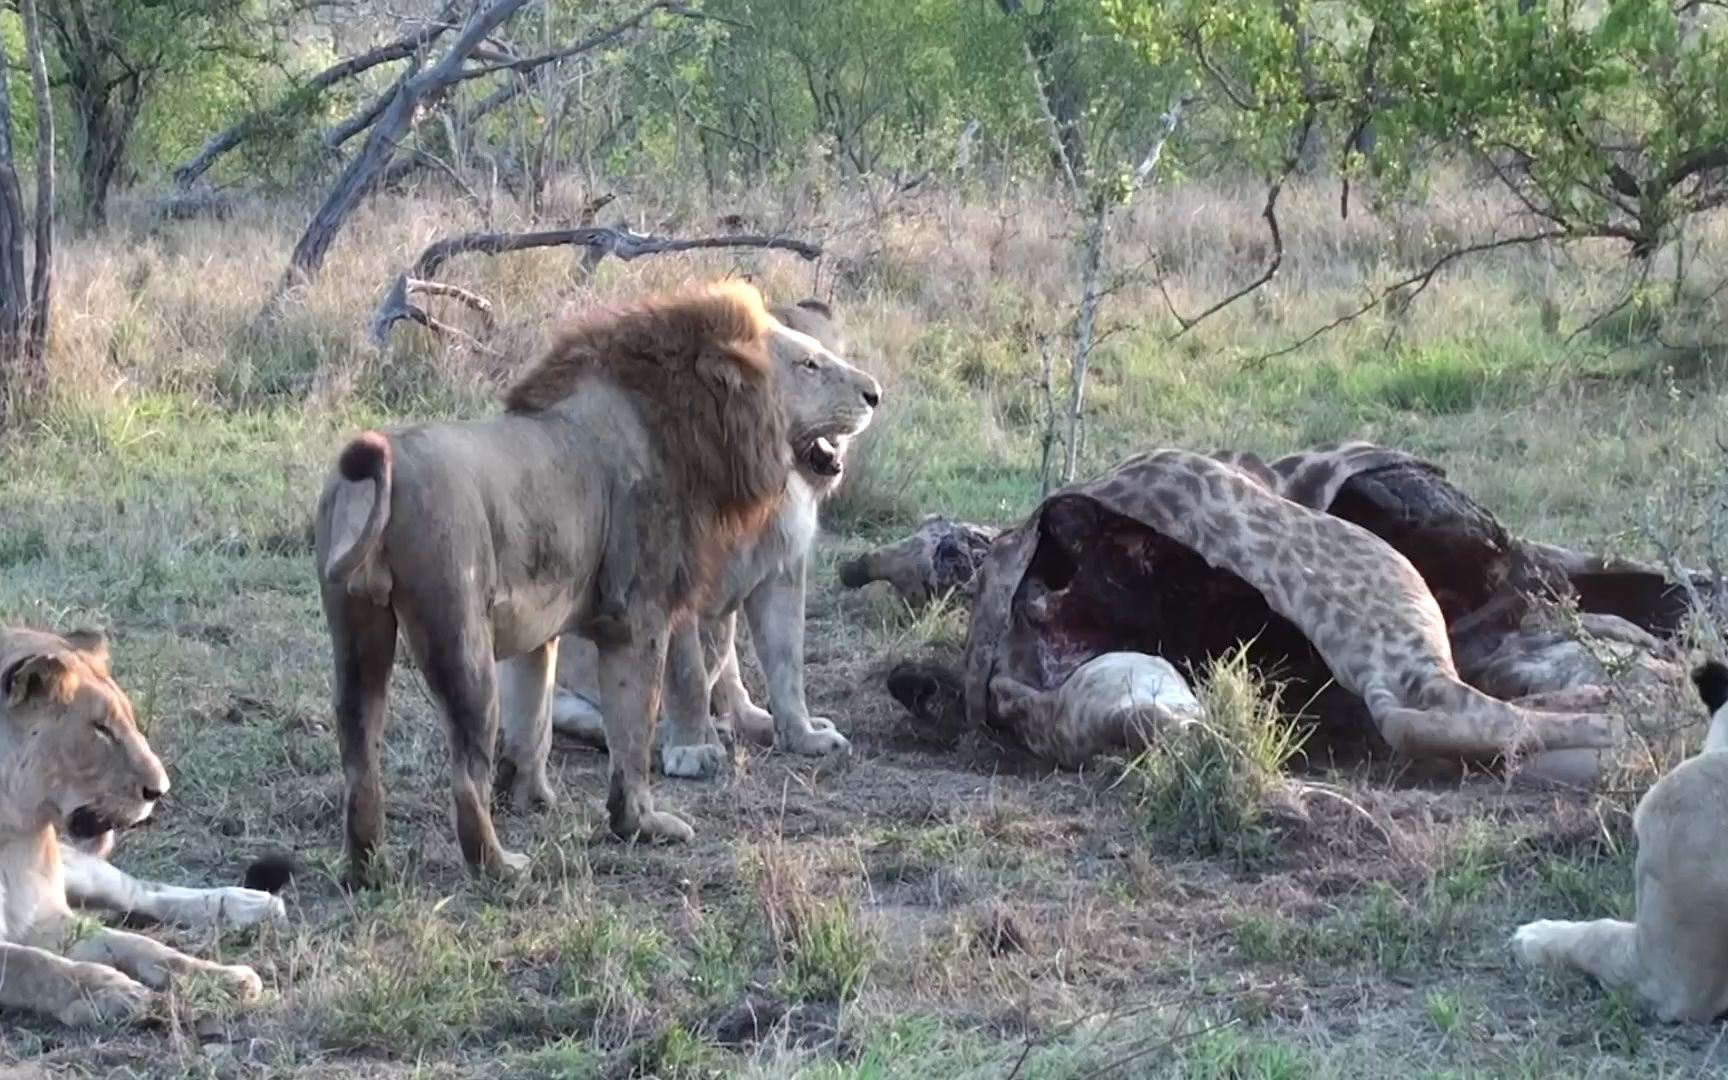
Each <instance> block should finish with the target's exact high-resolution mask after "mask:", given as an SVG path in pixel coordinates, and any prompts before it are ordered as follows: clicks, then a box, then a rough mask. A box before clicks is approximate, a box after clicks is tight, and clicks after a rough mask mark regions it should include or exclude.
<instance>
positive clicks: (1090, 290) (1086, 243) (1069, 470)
mask: <svg viewBox="0 0 1728 1080" xmlns="http://www.w3.org/2000/svg"><path fill="white" fill-rule="evenodd" d="M1109 215H1110V202H1109V200H1108V199H1107V198H1106V197H1105V196H1104V194H1103V193H1102V192H1099V193H1095V194H1094V195H1093V197H1092V216H1091V217H1090V218H1088V219H1087V220H1086V233H1085V237H1084V238H1083V239H1082V240H1081V242H1080V311H1079V313H1078V314H1077V315H1076V316H1075V318H1074V376H1073V381H1072V386H1071V387H1070V389H1069V395H1068V450H1067V454H1066V455H1065V456H1064V458H1063V462H1062V482H1063V483H1064V484H1071V483H1073V482H1074V471H1075V469H1076V468H1077V467H1078V465H1079V462H1080V439H1081V435H1082V433H1083V427H1084V424H1085V415H1086V365H1087V363H1088V362H1089V361H1090V360H1091V359H1092V339H1093V336H1094V334H1095V329H1096V325H1097V319H1098V301H1099V300H1100V299H1101V297H1100V296H1099V292H1098V274H1099V272H1100V271H1101V270H1102V269H1103V266H1104V241H1105V239H1106V232H1107V230H1106V226H1107V225H1108V222H1109Z"/></svg>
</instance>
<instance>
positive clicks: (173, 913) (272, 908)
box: [60, 844, 287, 930]
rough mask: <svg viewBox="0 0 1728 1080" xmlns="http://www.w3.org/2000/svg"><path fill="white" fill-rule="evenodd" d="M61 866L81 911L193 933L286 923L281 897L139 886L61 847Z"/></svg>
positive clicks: (70, 896)
mask: <svg viewBox="0 0 1728 1080" xmlns="http://www.w3.org/2000/svg"><path fill="white" fill-rule="evenodd" d="M60 861H61V865H62V867H63V869H64V872H65V875H66V897H67V899H68V900H70V901H71V902H72V903H74V904H76V905H78V906H79V907H82V908H92V909H96V910H99V911H112V912H115V913H116V914H122V915H126V914H138V915H143V916H145V917H146V918H151V919H155V920H156V921H157V922H163V923H168V924H170V925H173V926H182V927H186V928H188V929H195V930H197V929H204V928H206V927H210V926H215V925H218V924H226V925H228V926H232V927H245V926H254V925H256V924H258V923H261V922H267V921H271V920H277V919H284V918H286V917H287V909H286V908H285V907H284V906H283V903H282V899H281V898H280V897H277V896H272V895H270V894H269V893H267V892H262V891H260V890H258V889H241V888H223V889H186V888H180V887H177V886H173V885H158V884H156V883H155V882H150V881H139V880H138V879H137V878H135V877H133V876H132V875H130V874H128V873H126V872H125V871H123V870H121V869H119V868H118V867H116V866H114V865H112V864H111V863H109V862H107V861H105V860H103V859H100V858H95V857H93V856H91V855H89V854H87V853H86V852H84V851H81V850H79V849H77V848H75V847H70V846H68V845H64V844H62V845H61V847H60Z"/></svg>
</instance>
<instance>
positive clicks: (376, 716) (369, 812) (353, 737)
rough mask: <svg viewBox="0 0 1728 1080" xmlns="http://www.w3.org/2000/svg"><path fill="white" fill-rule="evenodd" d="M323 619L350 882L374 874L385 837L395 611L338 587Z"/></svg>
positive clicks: (329, 595)
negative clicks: (385, 770) (387, 723)
mask: <svg viewBox="0 0 1728 1080" xmlns="http://www.w3.org/2000/svg"><path fill="white" fill-rule="evenodd" d="M323 600H324V619H325V623H326V624H327V625H328V627H329V629H330V646H331V651H332V653H333V659H334V663H335V672H334V679H333V682H334V688H335V698H336V700H335V709H336V740H337V743H338V745H339V746H340V747H341V751H342V776H343V782H344V786H345V788H346V791H345V795H344V802H345V806H344V816H345V819H346V830H347V846H348V881H349V884H351V885H356V886H358V885H361V884H363V883H364V882H365V881H366V880H367V878H368V877H369V876H370V871H371V863H372V856H373V854H374V853H375V852H376V851H377V848H378V843H379V840H380V839H381V838H382V834H383V832H384V781H383V773H382V761H381V758H382V756H383V750H384V724H385V721H386V719H387V718H388V715H389V691H390V670H391V668H393V667H394V666H395V664H396V613H395V612H394V611H393V610H392V609H390V608H389V607H381V606H379V605H377V604H375V603H373V602H372V601H370V600H368V599H366V598H363V597H355V596H350V595H348V592H347V590H346V589H344V588H342V587H340V586H331V585H326V586H325V587H324V589H323Z"/></svg>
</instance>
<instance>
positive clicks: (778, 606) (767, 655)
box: [744, 559, 852, 757]
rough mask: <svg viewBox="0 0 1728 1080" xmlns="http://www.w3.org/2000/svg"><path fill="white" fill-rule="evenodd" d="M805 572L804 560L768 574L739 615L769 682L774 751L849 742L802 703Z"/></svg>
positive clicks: (823, 750) (845, 746)
mask: <svg viewBox="0 0 1728 1080" xmlns="http://www.w3.org/2000/svg"><path fill="white" fill-rule="evenodd" d="M804 576H805V560H804V559H797V560H795V561H794V562H792V563H790V564H789V565H787V566H786V567H784V568H783V569H782V570H780V571H778V572H776V573H775V574H773V575H771V576H770V577H769V578H768V579H767V580H766V581H764V582H763V583H762V584H761V585H758V586H757V587H756V588H755V590H754V591H752V592H751V593H750V595H749V596H747V597H745V598H744V614H745V616H746V617H747V618H748V619H749V620H750V640H751V641H753V642H755V643H756V659H757V660H759V661H760V662H761V664H762V673H763V675H765V676H766V677H767V680H768V708H769V711H770V712H772V713H773V714H774V747H775V749H777V750H781V751H785V752H787V753H793V754H803V755H805V756H807V757H821V756H824V755H827V754H837V753H843V752H845V751H847V750H849V749H851V746H852V744H851V743H850V742H848V741H847V740H846V736H844V735H842V734H840V733H839V732H838V731H836V730H834V724H833V722H832V721H829V720H824V719H822V718H820V717H813V716H811V715H810V710H809V707H808V706H807V705H806V704H805V702H804Z"/></svg>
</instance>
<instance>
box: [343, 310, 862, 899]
mask: <svg viewBox="0 0 1728 1080" xmlns="http://www.w3.org/2000/svg"><path fill="white" fill-rule="evenodd" d="M839 362H841V361H839V358H837V357H834V356H833V355H832V354H831V353H829V352H828V350H826V349H824V348H823V347H822V346H821V345H820V344H819V343H818V342H816V341H814V340H813V339H811V338H810V337H808V336H807V335H805V334H802V333H799V332H797V331H795V330H791V329H788V328H787V327H785V326H782V325H781V324H780V323H779V322H777V321H776V320H775V319H774V318H773V317H772V316H770V315H769V314H768V311H767V309H766V308H765V307H764V306H763V303H762V298H761V295H760V294H759V293H758V292H757V291H756V290H755V289H754V288H753V287H751V286H749V285H746V284H743V283H730V284H726V285H717V286H708V287H704V288H698V289H692V290H686V291H684V292H681V293H677V294H672V295H668V296H662V297H659V298H656V299H652V300H648V301H645V302H640V303H636V304H632V305H628V306H623V307H619V308H617V309H614V310H612V311H604V312H597V313H593V314H589V315H587V316H586V317H583V318H580V319H578V320H576V321H575V322H574V323H573V324H571V325H569V326H567V327H565V328H564V329H563V330H562V331H561V333H560V334H559V335H558V336H557V338H556V340H555V341H554V342H553V344H552V346H551V348H550V349H549V350H548V351H547V352H546V353H545V355H544V356H543V357H542V358H541V359H540V361H539V362H538V363H537V364H535V365H534V367H533V368H532V369H531V370H530V371H529V372H528V373H527V374H526V375H525V376H524V377H523V378H522V379H521V380H520V381H519V382H518V383H517V384H516V385H515V387H514V388H512V389H511V390H510V392H509V393H508V395H507V396H506V399H505V404H506V413H505V414H504V415H502V416H498V417H493V418H490V419H484V420H474V421H468V422H460V423H456V422H452V423H432V424H422V425H416V426H413V427H406V428H399V429H395V430H393V431H390V432H387V433H386V432H367V433H365V434H363V435H361V436H360V437H358V438H357V439H355V440H354V441H353V442H351V443H350V444H349V445H348V447H347V449H345V450H344V451H343V452H342V455H341V457H340V460H339V462H338V466H337V471H336V472H335V474H334V475H332V476H331V477H330V479H329V480H328V481H327V483H326V485H325V488H324V493H323V496H322V498H321V500H320V502H319V507H318V518H317V530H316V531H317V559H318V565H319V568H320V572H321V577H322V581H323V588H322V592H323V601H324V611H325V617H326V620H327V621H328V624H329V628H330V634H331V638H332V643H333V645H334V651H335V662H336V679H335V693H336V715H337V730H338V733H339V736H340V742H341V748H342V760H343V770H344V773H345V776H346V782H347V843H348V854H349V870H350V875H351V877H354V878H363V877H364V876H365V874H364V871H365V868H366V864H367V863H368V862H369V860H370V857H371V855H372V852H373V850H374V849H375V847H376V845H377V842H378V836H379V832H380V830H381V827H382V824H383V821H382V818H383V801H382V800H383V792H382V790H381V787H380V779H379V772H378V756H379V749H380V740H381V738H382V730H383V726H384V718H385V694H386V688H387V684H388V680H389V674H390V669H391V667H392V665H393V663H394V660H395V651H396V630H397V626H398V624H400V625H401V627H402V630H403V631H404V633H405V635H406V637H407V640H408V646H409V648H410V649H411V650H413V653H414V656H415V659H416V661H417V662H418V664H419V667H420V670H421V672H422V673H423V675H424V676H425V678H426V682H427V684H428V686H429V687H430V688H431V690H432V693H433V695H434V696H435V697H436V698H437V699H438V701H439V703H440V705H441V706H442V708H443V711H444V714H445V719H446V727H447V731H448V735H449V739H450V759H451V772H452V779H453V785H454V789H455V792H454V794H455V803H456V833H457V839H458V841H459V843H460V845H461V848H462V855H463V858H464V859H465V860H466V861H467V863H468V864H469V865H470V866H471V867H473V868H475V869H477V870H481V871H484V872H487V873H494V874H505V873H510V872H513V871H516V870H520V869H521V868H523V867H524V866H525V865H526V861H527V860H526V858H525V857H524V856H522V855H519V854H515V853H512V852H507V851H505V850H504V849H503V848H502V847H500V846H499V843H498V837H497V833H496V832H495V831H494V828H493V825H492V818H491V814H490V812H489V810H488V806H487V800H488V798H489V796H490V790H489V786H490V782H491V779H492V751H493V742H494V739H495V738H496V736H497V734H498V720H499V715H500V712H502V714H503V715H504V716H505V717H508V718H509V719H510V722H509V723H508V724H506V725H505V728H504V732H503V757H504V763H505V765H506V766H507V769H506V770H502V771H501V774H502V772H505V771H507V773H508V774H509V775H510V776H511V777H512V778H513V784H512V791H511V794H512V796H513V797H515V798H516V799H517V800H519V802H526V803H532V802H541V801H550V800H551V798H552V791H551V785H550V784H549V783H548V782H547V779H546V759H547V754H548V752H549V750H550V746H551V716H550V713H551V709H550V703H551V696H552V695H551V691H552V677H553V673H554V670H555V668H556V663H557V645H558V637H559V635H560V634H563V633H564V632H566V631H569V630H575V631H577V632H580V633H582V634H583V635H584V636H587V637H589V638H591V639H592V640H594V641H595V643H596V644H597V646H598V649H599V667H600V674H601V680H600V681H601V697H602V708H603V712H604V714H605V729H606V744H607V746H608V748H609V750H610V758H611V770H610V771H611V781H610V789H609V792H608V795H607V801H606V805H607V811H608V815H609V818H610V824H611V828H612V831H613V832H614V833H615V834H617V835H618V836H620V837H624V838H635V837H642V838H649V839H666V840H688V839H689V838H690V837H691V835H692V832H691V829H690V826H689V825H688V824H686V823H685V822H684V821H682V820H681V819H679V818H678V817H676V816H674V815H672V814H669V813H664V812H659V811H656V810H655V809H654V804H653V799H652V796H651V794H650V792H649V788H648V775H647V774H648V768H649V751H650V742H651V739H652V736H653V731H654V722H655V716H656V712H657V709H658V704H659V698H660V691H661V681H662V679H663V678H664V677H665V675H666V672H667V670H668V665H667V654H668V649H669V648H670V649H671V650H673V651H674V653H675V654H677V653H678V652H679V651H683V652H684V653H685V655H688V654H689V653H690V652H694V653H695V654H696V656H697V659H696V664H697V665H700V663H701V660H700V649H701V643H700V641H699V639H698V635H697V630H696V627H695V624H694V621H693V619H691V618H690V617H689V616H690V615H691V613H692V612H693V611H695V610H696V609H697V608H698V607H699V606H700V603H701V599H702V595H703V593H704V592H705V591H706V589H707V587H708V586H709V584H710V583H711V582H712V580H713V578H714V576H715V575H716V573H717V572H718V571H719V569H720V568H721V567H722V566H723V565H724V560H725V558H726V556H727V554H728V552H729V551H730V550H731V549H732V548H733V547H734V546H736V545H737V544H738V543H740V542H742V541H744V540H747V539H748V538H750V537H752V536H754V535H755V534H756V533H758V532H759V531H760V530H761V529H762V528H763V527H764V526H765V525H766V524H767V523H768V522H769V521H770V520H772V518H773V514H774V511H775V509H776V508H777V506H778V505H779V502H780V499H781V496H782V494H783V492H784V491H785V488H786V480H787V475H788V473H789V471H790V468H791V454H790V452H789V449H788V445H789V433H788V419H787V416H786V411H785V409H784V408H783V406H782V402H781V398H780V391H781V387H780V386H779V380H778V379H777V376H776V372H777V371H779V370H785V369H787V368H788V367H791V368H794V369H796V368H798V367H799V366H800V365H804V364H811V365H816V366H821V365H822V364H825V363H839ZM790 438H791V439H792V440H794V441H795V440H796V438H797V435H796V433H795V432H794V433H792V434H791V436H790ZM638 538H640V539H641V540H642V541H643V542H642V543H640V544H638V542H637V540H638ZM501 660H502V661H511V662H510V663H508V664H505V665H503V667H502V669H501V670H500V669H499V667H498V666H497V664H496V663H495V662H496V661H501ZM689 669H690V665H689V663H688V662H681V663H679V664H674V665H671V670H672V671H673V672H675V673H683V672H687V671H688V670H689ZM697 670H700V669H699V667H698V668H697ZM668 692H670V693H673V694H675V695H685V697H684V698H683V700H688V699H690V698H692V697H694V696H695V695H698V694H700V693H701V686H700V683H699V682H698V683H696V684H695V685H688V683H687V682H681V681H680V678H679V676H678V675H676V674H675V675H674V677H673V679H672V680H671V685H669V686H668ZM500 698H502V707H501V703H500ZM675 711H676V710H675Z"/></svg>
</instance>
